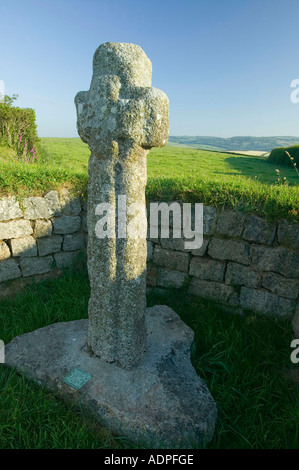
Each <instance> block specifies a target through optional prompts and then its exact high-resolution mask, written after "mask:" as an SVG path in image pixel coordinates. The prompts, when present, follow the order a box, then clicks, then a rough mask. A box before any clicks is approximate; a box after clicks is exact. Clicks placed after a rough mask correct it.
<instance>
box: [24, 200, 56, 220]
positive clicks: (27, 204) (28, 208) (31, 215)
mask: <svg viewBox="0 0 299 470" xmlns="http://www.w3.org/2000/svg"><path fill="white" fill-rule="evenodd" d="M22 205H23V207H24V218H25V219H30V220H35V219H49V218H50V217H51V216H52V213H51V210H50V209H49V206H48V204H47V201H46V200H45V199H44V198H43V197H27V198H25V199H23V202H22Z"/></svg>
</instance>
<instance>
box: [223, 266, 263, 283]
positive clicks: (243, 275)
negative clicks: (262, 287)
mask: <svg viewBox="0 0 299 470" xmlns="http://www.w3.org/2000/svg"><path fill="white" fill-rule="evenodd" d="M261 278H262V276H261V275H260V273H258V272H256V271H254V270H253V269H251V268H250V267H249V266H244V265H243V264H239V263H232V262H231V263H228V265H227V270H226V275H225V284H228V285H237V286H246V287H257V286H258V284H259V282H260V280H261Z"/></svg>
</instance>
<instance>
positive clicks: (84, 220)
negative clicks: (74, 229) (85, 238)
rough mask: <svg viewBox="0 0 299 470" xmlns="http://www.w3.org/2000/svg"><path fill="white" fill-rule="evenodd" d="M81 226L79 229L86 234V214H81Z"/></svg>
mask: <svg viewBox="0 0 299 470" xmlns="http://www.w3.org/2000/svg"><path fill="white" fill-rule="evenodd" d="M81 218H82V225H81V229H82V230H83V232H85V233H88V228H87V214H86V213H85V212H84V213H83V214H82V217H81Z"/></svg>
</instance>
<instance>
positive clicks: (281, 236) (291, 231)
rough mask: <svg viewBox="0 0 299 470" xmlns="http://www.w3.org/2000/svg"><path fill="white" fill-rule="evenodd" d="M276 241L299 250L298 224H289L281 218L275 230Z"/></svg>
mask: <svg viewBox="0 0 299 470" xmlns="http://www.w3.org/2000/svg"><path fill="white" fill-rule="evenodd" d="M277 237H278V242H279V243H281V244H282V245H286V246H289V247H290V248H293V249H296V250H299V224H290V223H289V222H288V221H287V220H284V219H283V220H281V221H280V223H279V225H278V232H277Z"/></svg>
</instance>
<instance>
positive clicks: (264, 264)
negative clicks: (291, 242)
mask: <svg viewBox="0 0 299 470" xmlns="http://www.w3.org/2000/svg"><path fill="white" fill-rule="evenodd" d="M250 254H251V259H252V264H253V266H254V268H255V269H257V270H261V271H275V272H278V273H280V274H283V275H284V276H286V277H292V278H298V277H299V253H298V252H295V251H290V250H288V249H286V248H284V247H280V246H279V247H275V248H271V247H263V246H256V245H253V246H252V247H251V250H250Z"/></svg>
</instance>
